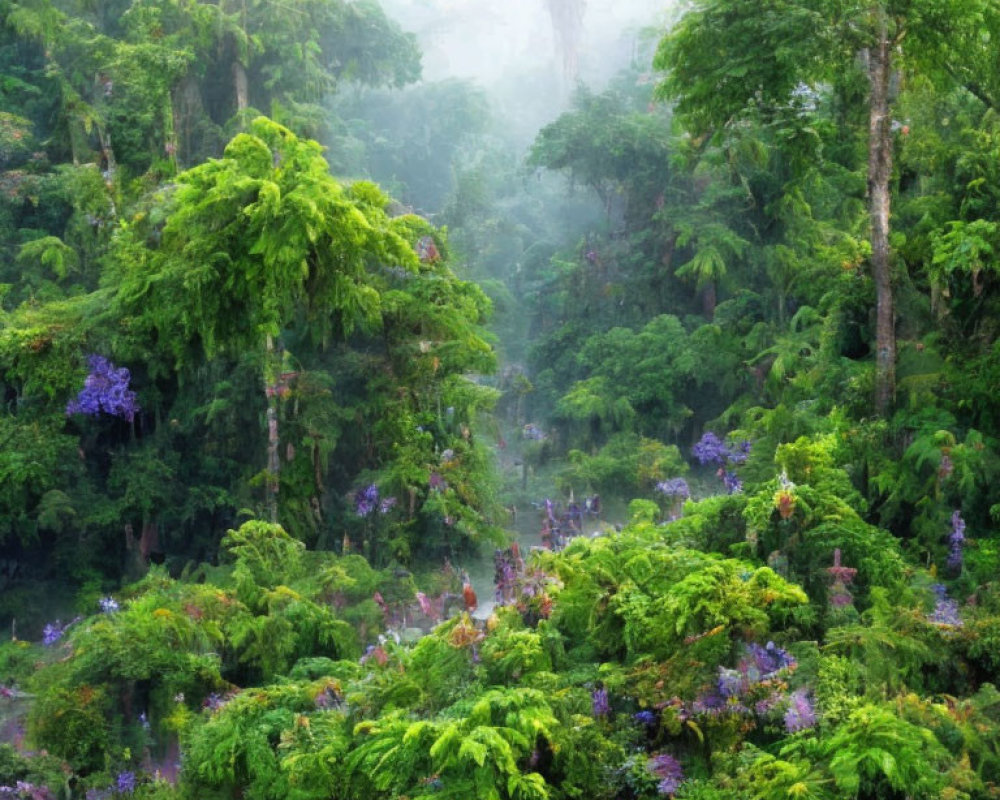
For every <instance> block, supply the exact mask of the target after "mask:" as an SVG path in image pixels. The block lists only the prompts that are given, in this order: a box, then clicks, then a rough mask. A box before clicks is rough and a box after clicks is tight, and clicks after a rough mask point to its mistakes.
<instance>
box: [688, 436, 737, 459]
mask: <svg viewBox="0 0 1000 800" xmlns="http://www.w3.org/2000/svg"><path fill="white" fill-rule="evenodd" d="M691 452H692V454H694V457H695V458H697V459H698V463H699V464H718V465H720V466H722V465H723V464H725V463H726V461H727V460H728V459H729V456H730V452H729V448H728V447H726V446H725V445H724V444H723V443H722V440H721V439H720V438H719V437H718V436H716V435H715V434H714V433H712V432H711V431H706V432H705V433H703V434H702V435H701V439H699V440H698V443H697V444H696V445H695V446H694V447H692V448H691Z"/></svg>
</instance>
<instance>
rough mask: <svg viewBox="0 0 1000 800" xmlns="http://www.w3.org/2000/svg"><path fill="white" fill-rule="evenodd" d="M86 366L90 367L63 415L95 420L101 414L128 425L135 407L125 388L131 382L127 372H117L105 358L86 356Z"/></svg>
mask: <svg viewBox="0 0 1000 800" xmlns="http://www.w3.org/2000/svg"><path fill="white" fill-rule="evenodd" d="M87 364H88V365H89V366H90V374H89V375H87V378H86V380H85V381H84V384H83V389H81V390H80V393H79V394H78V395H77V396H76V399H75V400H70V402H69V403H67V405H66V414H67V416H68V415H70V414H86V415H87V416H91V417H96V416H98V415H99V414H101V413H104V414H109V415H111V416H113V417H121V418H122V419H127V420H128V421H129V422H131V421H132V420H133V419H135V415H136V412H137V411H138V410H139V406H138V404H137V403H136V399H135V392H133V391H131V390H130V389H129V388H128V384H129V380H130V379H131V374H130V373H129V371H128V369H127V368H125V367H121V368H120V369H117V368H115V365H114V364H113V363H111V362H110V361H108V359H106V358H105V357H104V356H99V355H91V356H88V357H87Z"/></svg>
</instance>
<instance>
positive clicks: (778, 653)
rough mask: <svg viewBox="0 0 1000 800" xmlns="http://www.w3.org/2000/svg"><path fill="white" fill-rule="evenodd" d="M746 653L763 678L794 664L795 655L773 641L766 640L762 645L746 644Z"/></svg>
mask: <svg viewBox="0 0 1000 800" xmlns="http://www.w3.org/2000/svg"><path fill="white" fill-rule="evenodd" d="M747 655H749V656H750V657H751V658H753V660H754V662H755V663H756V665H757V667H758V669H760V671H761V674H762V675H763V677H764V678H765V679H767V678H769V677H771V676H772V675H774V674H775V673H776V672H779V671H781V670H783V669H791V668H792V667H794V666H795V664H796V662H795V657H794V656H793V655H791V653H789V652H788V651H787V650H785V649H784V648H782V647H778V646H777V645H776V644H775V643H774V642H768V643H767V644H766V645H764V646H763V647H761V646H760V645H759V644H757V643H755V642H753V643H751V644H748V645H747Z"/></svg>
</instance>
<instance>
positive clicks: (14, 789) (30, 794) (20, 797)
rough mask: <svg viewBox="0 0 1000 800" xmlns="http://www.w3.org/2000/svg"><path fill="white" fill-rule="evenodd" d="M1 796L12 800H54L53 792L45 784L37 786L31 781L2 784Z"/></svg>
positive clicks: (0, 788)
mask: <svg viewBox="0 0 1000 800" xmlns="http://www.w3.org/2000/svg"><path fill="white" fill-rule="evenodd" d="M0 798H11V800H25V798H31V800H53V795H52V792H50V791H49V790H48V788H47V787H45V786H36V785H35V784H33V783H30V782H29V781H17V783H15V784H14V786H0Z"/></svg>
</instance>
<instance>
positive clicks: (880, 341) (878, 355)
mask: <svg viewBox="0 0 1000 800" xmlns="http://www.w3.org/2000/svg"><path fill="white" fill-rule="evenodd" d="M891 70H892V44H891V42H890V40H889V32H888V22H887V20H886V19H885V16H884V14H880V20H879V23H878V41H877V43H876V44H875V46H874V47H871V48H870V49H869V51H868V79H869V82H870V84H871V96H870V98H869V112H870V116H869V138H868V203H869V213H870V216H871V228H872V229H871V246H872V255H871V264H872V278H873V279H874V280H875V301H876V308H875V411H876V413H877V414H878V415H879V416H882V417H884V416H886V415H887V414H888V412H889V411H890V409H891V408H892V403H893V399H894V397H895V391H896V330H895V311H894V308H893V285H892V272H891V265H890V261H889V207H890V198H889V178H890V176H891V174H892V131H891V119H890V116H889V110H890V103H889V80H890V76H891Z"/></svg>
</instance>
